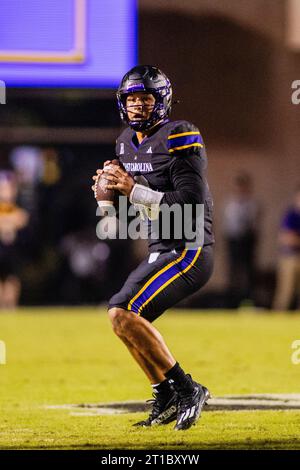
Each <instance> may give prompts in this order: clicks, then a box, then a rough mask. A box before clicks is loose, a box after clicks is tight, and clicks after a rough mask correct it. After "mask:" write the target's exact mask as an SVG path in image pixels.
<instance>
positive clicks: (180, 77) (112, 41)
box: [0, 0, 300, 310]
mask: <svg viewBox="0 0 300 470" xmlns="http://www.w3.org/2000/svg"><path fill="white" fill-rule="evenodd" d="M0 6H1V12H2V13H1V16H2V25H1V30H0V80H1V81H2V82H0V102H1V104H0V309H9V308H10V309H13V308H15V307H16V306H17V305H18V304H20V305H57V304H62V305H68V304H70V305H95V304H97V305H98V304H101V303H105V301H106V300H107V299H108V298H109V297H110V296H111V295H112V294H113V293H114V292H116V291H117V289H119V288H120V287H121V285H122V283H123V282H124V280H125V279H126V276H127V275H128V274H129V272H130V271H131V270H132V269H133V268H134V267H135V266H136V265H137V263H138V262H139V261H140V260H141V259H142V258H143V257H144V256H145V253H146V246H145V243H144V242H131V241H129V240H128V241H118V240H111V241H100V240H98V239H97V237H96V225H97V222H98V218H97V216H96V204H95V200H94V198H93V194H92V191H91V189H90V187H91V184H92V180H91V177H92V175H93V174H94V173H95V170H96V169H97V168H99V167H102V164H103V162H104V161H105V160H107V159H112V158H113V157H114V142H115V139H116V137H117V136H118V134H119V133H120V131H121V129H122V128H121V122H120V118H119V114H118V110H117V104H116V99H115V91H116V88H117V86H118V83H119V81H120V80H121V78H122V76H123V75H124V73H125V72H126V71H127V70H129V69H130V68H131V67H133V66H134V65H136V64H152V65H156V66H158V67H159V68H161V69H162V70H163V71H164V72H165V73H166V74H167V75H168V77H169V78H170V80H171V82H172V85H173V91H174V96H175V99H177V100H179V101H180V103H179V104H177V105H176V106H174V107H173V111H172V116H171V117H172V119H186V120H189V121H192V122H193V123H194V124H195V125H196V126H198V127H199V129H200V131H201V133H202V135H203V138H204V141H205V143H206V146H207V153H208V181H209V184H210V188H211V191H212V194H213V197H214V208H215V215H214V230H215V236H216V259H215V269H214V274H213V276H212V278H211V280H210V281H209V283H208V284H207V285H206V286H205V288H204V289H203V290H201V292H199V293H197V294H196V295H194V296H193V297H191V298H189V299H187V300H186V301H185V302H184V303H183V304H181V306H185V307H191V308H238V307H241V306H242V307H243V306H254V307H256V308H257V309H265V308H267V309H271V308H272V309H273V308H274V309H277V310H288V309H292V310H295V309H298V308H299V296H300V176H299V175H300V105H298V106H297V105H296V104H293V102H292V93H293V91H294V90H293V89H292V83H293V82H294V81H295V80H300V0H252V1H251V2H250V1H249V0H227V1H226V2H225V1H224V0H185V1H184V2H182V0H168V1H165V0H139V1H138V2H136V1H135V0H109V1H108V0H64V1H60V0H45V1H44V2H43V4H42V3H41V2H39V1H38V0H26V2H24V1H22V0H0ZM1 83H2V85H1ZM4 84H5V85H6V87H4Z"/></svg>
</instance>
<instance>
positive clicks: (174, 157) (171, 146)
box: [116, 120, 214, 252]
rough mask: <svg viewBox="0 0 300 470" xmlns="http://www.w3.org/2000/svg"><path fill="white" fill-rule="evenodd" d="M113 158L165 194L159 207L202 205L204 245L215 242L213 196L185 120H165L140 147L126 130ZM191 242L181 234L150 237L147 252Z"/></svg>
mask: <svg viewBox="0 0 300 470" xmlns="http://www.w3.org/2000/svg"><path fill="white" fill-rule="evenodd" d="M116 156H117V158H118V159H119V160H120V162H121V163H122V164H123V166H124V168H125V169H126V171H127V172H128V173H129V174H131V175H132V176H133V177H136V176H140V175H142V176H144V177H145V178H146V180H147V182H148V184H149V187H150V188H151V189H153V190H157V191H160V192H163V193H164V196H163V198H162V200H161V203H160V205H162V204H167V205H168V206H172V205H173V204H180V205H181V206H183V205H184V204H192V205H193V206H195V205H196V204H203V206H204V243H203V245H210V244H212V243H214V236H213V232H212V197H211V194H210V191H209V188H208V184H207V181H206V177H205V168H206V166H207V158H206V152H205V146H204V143H203V140H202V137H201V135H200V132H199V130H198V129H197V127H195V126H194V125H193V124H191V123H190V122H188V121H169V120H166V121H164V122H162V123H161V124H160V125H157V126H156V127H155V128H154V129H153V131H152V133H150V134H149V135H148V136H147V137H146V138H145V139H144V140H143V141H142V142H141V143H140V144H139V143H138V141H137V137H136V133H135V131H133V130H132V129H131V128H130V127H128V128H126V129H125V130H124V131H123V132H122V134H121V135H120V136H119V138H118V139H117V142H116ZM151 224H152V222H151V221H149V225H151ZM171 233H172V231H171ZM190 241H191V240H189V239H186V238H185V236H184V234H183V236H182V237H181V239H176V238H173V237H172V235H171V236H170V237H168V238H163V237H159V238H158V239H151V238H150V237H149V239H148V243H149V251H150V252H157V251H169V250H173V249H181V248H184V246H185V245H186V242H190Z"/></svg>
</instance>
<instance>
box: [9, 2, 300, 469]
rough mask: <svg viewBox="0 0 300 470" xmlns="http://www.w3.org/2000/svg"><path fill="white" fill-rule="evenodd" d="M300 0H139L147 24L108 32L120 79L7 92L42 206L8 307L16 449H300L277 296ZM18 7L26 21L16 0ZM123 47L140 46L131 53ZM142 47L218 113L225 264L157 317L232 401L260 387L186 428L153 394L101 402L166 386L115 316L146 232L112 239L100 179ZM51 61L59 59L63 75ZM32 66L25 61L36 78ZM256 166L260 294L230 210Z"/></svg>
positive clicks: (292, 148) (209, 121)
mask: <svg viewBox="0 0 300 470" xmlns="http://www.w3.org/2000/svg"><path fill="white" fill-rule="evenodd" d="M86 1H87V2H88V3H89V5H90V4H92V5H93V6H94V8H95V6H97V5H98V7H99V5H100V6H101V7H103V5H106V6H108V10H106V13H107V14H108V18H110V19H111V20H112V21H114V20H115V19H116V17H118V18H119V19H122V18H123V17H124V18H125V16H126V14H125V10H124V9H122V8H121V7H122V6H123V7H124V5H125V0H110V1H109V0H101V2H100V0H99V2H98V0H86ZM29 2H30V4H31V6H32V5H33V4H34V3H35V4H40V2H38V1H37V0H28V2H27V6H28V3H29ZM24 3H25V2H23V1H21V0H0V6H1V7H3V6H5V5H6V7H7V6H9V7H10V8H11V5H15V7H17V6H18V5H19V10H16V11H20V8H22V7H23V6H24ZM51 3H52V4H53V5H54V4H56V5H60V7H59V8H62V6H63V5H64V6H65V5H67V4H68V5H69V6H70V5H71V4H73V3H74V4H75V3H76V4H80V5H83V3H85V2H84V0H74V2H73V0H65V1H64V2H61V1H58V0H45V2H43V5H44V7H45V5H46V4H47V5H48V6H49V5H50V4H51ZM129 3H130V4H131V7H132V5H133V4H134V3H135V2H134V0H132V1H131V0H128V4H129ZM299 4H300V2H299V0H251V1H249V0H227V1H226V2H225V1H223V0H185V1H184V2H182V1H181V0H169V1H164V0H139V2H138V4H137V7H138V10H137V23H136V26H135V25H134V24H135V14H134V11H133V9H132V8H131V7H130V9H129V10H128V11H129V17H131V19H133V20H134V21H133V24H132V25H131V26H130V27H128V28H127V29H126V28H124V29H122V31H123V33H122V34H121V36H120V37H123V38H124V34H125V36H126V34H127V41H126V42H125V43H124V42H123V43H120V41H119V42H118V40H115V38H118V33H119V30H117V32H116V28H115V29H114V33H113V32H112V30H111V31H109V32H108V34H107V35H106V37H104V38H103V40H104V44H106V46H105V47H104V46H103V45H102V46H103V47H100V46H101V44H100V46H99V57H104V59H103V64H104V65H106V66H108V67H107V70H108V71H109V72H111V73H112V74H114V76H113V78H111V80H110V82H111V83H110V86H108V87H105V88H101V87H97V86H95V84H94V85H93V86H91V85H88V84H87V83H85V85H83V86H79V85H77V86H75V85H74V84H73V85H70V84H69V85H66V83H65V82H64V83H62V82H61V83H60V82H59V80H58V83H56V86H54V87H53V86H52V87H42V86H40V85H39V86H37V85H35V86H34V85H33V83H32V86H28V83H27V86H26V87H23V86H18V87H16V86H9V85H8V86H7V89H6V104H1V105H0V176H1V175H2V174H3V172H4V171H5V170H11V169H13V168H15V169H16V170H17V175H18V178H19V195H18V204H19V205H20V206H21V207H23V208H25V209H26V210H27V211H28V213H29V214H30V222H29V225H28V227H27V231H26V234H25V236H24V238H23V239H22V240H21V241H22V243H21V251H20V255H19V257H18V258H17V262H18V263H17V264H18V273H19V274H20V277H21V281H22V292H21V298H20V307H18V308H17V309H16V310H15V311H11V310H8V309H3V310H1V311H0V409H1V419H0V449H71V450H73V449H112V448H114V449H116V448H118V449H150V448H151V449H176V450H182V449H257V448H258V449H299V448H300V439H299V424H300V413H299V407H300V404H299V403H300V399H299V394H298V392H299V367H300V354H299V353H300V350H299V344H300V340H299V315H298V312H295V313H296V314H288V313H287V312H286V311H282V312H277V313H275V312H271V311H269V310H267V311H264V310H263V309H264V308H267V309H268V308H269V307H271V305H272V299H273V296H274V289H275V271H276V264H277V259H278V242H277V239H278V230H279V225H280V220H281V218H282V214H283V212H284V210H285V209H286V208H287V207H288V205H289V204H290V202H291V198H292V195H293V192H294V189H295V187H296V185H297V184H299V153H300V133H299V129H300V126H299V125H300V105H299V106H297V105H294V104H292V100H291V95H292V92H293V90H292V88H291V85H292V82H293V81H294V80H299V79H300V11H299V10H300V8H299ZM116 5H117V6H118V8H116ZM113 7H115V9H114V8H113ZM100 10H101V8H100ZM2 11H3V10H2ZM10 11H12V10H10ZM40 11H41V10H40ZM94 11H95V10H94ZM98 11H99V10H98ZM123 15H125V16H123ZM18 16H20V17H21V15H18ZM127 17H128V12H127ZM90 18H91V17H90ZM1 21H3V25H5V27H6V31H8V30H9V23H5V18H4V16H2V19H1ZM88 24H89V23H88ZM107 24H108V23H107ZM3 25H2V26H3ZM99 29H101V28H99ZM25 30H26V31H28V24H26V27H25V26H24V31H25ZM96 30H97V28H96ZM3 31H4V29H3V28H1V29H0V80H5V77H4V75H3V76H1V73H2V72H3V71H4V65H3V63H2V62H1V57H3V50H2V49H3V47H2V46H3V44H2V43H1V41H2V40H3V38H4V39H5V36H4V33H3ZM120 31H121V30H120ZM22 32H23V31H22ZM96 32H97V31H96ZM93 34H94V33H93ZM18 37H19V40H20V38H21V41H22V36H18ZM45 37H46V36H43V41H44V42H45ZM112 37H113V38H114V40H112ZM136 38H137V39H138V42H137V43H136V41H135V40H136ZM55 40H57V38H55ZM24 41H25V39H24ZM105 41H106V42H105ZM110 41H111V47H108V46H107V43H108V44H109V43H110ZM135 44H137V50H136V46H135ZM21 45H22V44H21ZM124 45H125V47H124ZM49 47H50V46H49ZM121 50H123V52H124V55H123V56H120V57H119V56H118V57H117V54H119V52H120V51H121ZM96 54H97V51H96ZM103 54H104V56H103ZM97 57H98V55H97ZM99 57H98V59H99ZM80 60H81V59H80ZM80 60H79V62H80ZM123 60H125V62H126V64H125V62H124V63H123ZM136 62H138V63H141V64H143V63H150V64H155V65H157V66H158V67H160V68H161V69H162V70H163V71H164V72H165V73H166V74H167V75H168V76H169V77H170V79H171V81H172V84H173V88H174V94H175V99H177V100H179V101H180V103H179V104H177V105H175V106H174V108H173V112H172V118H174V119H176V118H184V119H187V120H190V121H192V122H194V123H195V124H196V125H197V126H198V127H199V128H200V130H201V132H202V134H203V137H204V140H205V142H206V145H207V150H208V159H209V166H208V179H209V183H210V187H211V190H212V193H213V197H214V202H215V218H214V227H215V234H216V264H215V270H214V274H213V277H212V279H211V280H210V281H209V283H208V284H207V286H206V287H205V288H204V289H203V291H201V292H200V293H199V295H196V296H194V297H193V298H190V299H187V300H186V301H185V302H183V303H182V304H181V306H180V309H176V310H175V309H174V310H173V309H172V311H169V312H167V313H166V315H163V316H162V317H161V318H160V319H159V320H158V322H157V323H158V325H157V326H158V328H159V330H160V331H161V332H162V334H163V335H164V336H165V338H166V340H167V342H168V344H169V346H170V348H171V350H172V352H173V353H174V355H175V357H178V359H179V360H180V362H181V364H182V365H183V367H184V368H185V369H186V370H189V371H192V373H193V375H194V376H195V377H197V378H199V380H201V382H202V381H203V383H205V384H206V385H207V386H209V388H210V390H211V391H212V394H213V397H216V400H217V399H218V398H220V397H221V401H222V398H223V397H225V398H226V396H227V398H228V395H229V399H236V398H238V399H242V400H243V399H246V400H247V399H249V400H250V402H251V403H252V404H251V403H250V405H249V401H248V405H246V409H243V411H236V410H234V409H228V408H226V407H225V408H222V407H221V408H219V409H217V410H215V409H214V408H213V407H212V408H210V407H207V408H208V411H209V410H210V409H212V411H211V412H209V413H206V412H205V413H203V416H202V418H201V421H200V423H199V424H198V425H197V426H195V427H193V429H191V430H190V431H189V432H188V433H185V434H184V435H180V436H179V435H178V433H174V431H173V429H172V425H170V426H167V427H159V428H153V429H152V428H151V429H147V430H145V429H137V428H134V427H132V424H133V423H134V422H135V421H138V420H139V419H142V417H143V416H144V413H143V412H142V411H141V408H139V410H140V413H136V414H133V413H128V412H125V413H124V414H116V413H117V411H116V410H115V409H113V411H112V414H107V412H106V413H104V414H103V411H101V409H100V408H99V406H98V404H99V402H101V403H102V404H103V403H104V404H106V405H107V403H111V402H117V405H119V408H120V406H121V405H122V406H123V405H124V401H125V402H126V401H127V400H131V401H134V402H135V403H137V404H138V405H139V404H140V401H142V402H144V400H146V399H147V398H149V385H148V383H147V381H146V380H145V378H144V377H143V374H142V373H141V372H140V371H139V370H138V368H137V366H136V364H135V363H134V361H132V360H131V358H130V357H129V356H128V353H127V351H126V350H125V348H124V347H123V345H122V344H121V342H120V341H119V340H118V338H116V337H115V336H114V335H113V333H112V331H111V326H110V324H109V321H108V318H107V315H106V300H107V299H108V298H109V297H110V295H111V294H112V293H113V292H115V291H116V289H117V288H118V287H119V286H120V285H121V284H122V282H123V280H124V279H125V278H126V275H127V274H128V273H129V272H130V270H131V269H132V268H133V267H134V266H135V265H136V264H137V262H138V261H139V260H140V259H141V258H142V257H143V256H144V254H145V243H144V242H141V243H140V242H134V243H132V242H130V240H127V241H122V242H121V241H117V240H112V241H108V242H103V241H99V240H98V239H97V237H96V224H97V221H98V219H97V217H96V204H95V201H94V198H93V194H92V191H91V189H90V186H91V184H92V181H91V176H92V175H93V174H94V172H95V169H96V168H98V167H101V165H102V163H103V162H104V161H105V160H106V159H110V158H111V157H113V155H114V141H115V138H116V136H117V135H118V134H119V132H120V130H121V123H120V120H119V115H118V111H117V106H116V100H115V89H116V86H117V82H118V80H119V78H121V75H122V74H123V73H125V72H126V70H127V65H129V66H131V65H134V64H135V63H136ZM79 66H80V64H79ZM51 67H52V66H51ZM51 67H50V68H48V69H46V68H43V71H44V72H45V70H48V71H49V72H50V71H51V70H52V75H53V70H54V68H53V69H51ZM65 67H67V66H65ZM128 68H129V67H128ZM50 69H51V70H50ZM123 69H124V70H123ZM11 70H12V71H13V70H16V69H11ZM18 70H19V69H18ZM28 70H30V69H28V64H25V65H24V73H25V72H26V73H27V78H28ZM62 70H63V68H62ZM3 73H4V72H3ZM119 75H120V76H119ZM44 76H45V80H48V79H49V76H50V75H49V76H47V74H44ZM22 78H23V75H22V73H20V72H18V74H17V75H16V76H15V79H16V80H17V81H18V82H19V85H20V82H21V81H22ZM71 78H72V77H71ZM32 80H33V81H34V75H33V76H32ZM102 80H104V79H103V77H102ZM104 81H105V80H104ZM112 82H113V83H112ZM103 83H104V82H102V85H103ZM60 84H64V86H63V87H60V86H59V85H60ZM52 85H53V84H52ZM1 100H3V89H1V82H0V101H1ZM245 172H246V173H247V174H248V175H249V176H250V177H251V178H252V180H253V184H254V196H255V198H256V199H257V200H258V201H259V204H260V205H261V207H262V216H261V219H260V223H259V227H258V228H259V230H258V232H259V237H258V246H257V256H256V258H257V259H256V263H257V265H256V272H255V295H254V296H253V297H252V298H250V299H249V298H245V297H244V296H242V295H240V296H237V297H236V298H232V297H231V296H230V295H229V294H228V291H227V283H228V260H227V252H226V243H225V240H224V232H223V226H222V224H223V222H224V201H225V199H226V198H227V196H229V195H230V194H231V193H232V189H233V181H234V179H235V177H236V176H237V175H239V174H241V173H245ZM1 181H2V180H1V178H0V183H1ZM0 202H1V201H0ZM0 207H1V205H0ZM0 268H1V269H2V266H0ZM0 293H1V292H0ZM99 306H100V308H99ZM191 307H193V310H192V309H191ZM228 307H240V308H238V309H232V310H228ZM294 307H295V305H294ZM204 308H205V311H204V310H203V309H204ZM5 346H6V348H5ZM5 351H6V355H5ZM256 394H260V395H259V397H260V400H261V399H262V398H266V394H285V395H284V397H282V395H280V397H279V398H280V400H283V404H282V402H281V406H283V407H286V406H287V407H290V409H289V410H288V411H287V410H286V409H285V408H283V409H281V408H280V407H279V406H278V405H277V402H276V399H274V395H272V396H271V398H270V397H269V398H270V399H269V403H268V406H267V408H266V409H257V408H255V406H254V405H253V403H254V402H255V396H256V398H257V395H256ZM291 394H294V395H291ZM277 398H278V396H277ZM274 400H275V402H276V403H275V405H274ZM293 400H294V402H293V406H294V409H291V407H292V405H291V404H290V402H291V401H293ZM297 400H298V401H297ZM80 404H85V406H83V405H80ZM270 404H271V409H270ZM260 405H261V402H260V403H259V406H260ZM74 406H75V408H74ZM139 406H140V405H139ZM259 406H258V408H259ZM254 409H255V411H254ZM125 411H126V410H125ZM2 456H3V453H1V456H0V461H1V458H2Z"/></svg>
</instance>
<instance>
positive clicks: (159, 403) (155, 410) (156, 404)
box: [147, 392, 167, 418]
mask: <svg viewBox="0 0 300 470" xmlns="http://www.w3.org/2000/svg"><path fill="white" fill-rule="evenodd" d="M152 396H153V398H150V400H147V403H150V404H151V405H152V410H151V412H150V418H153V417H154V418H155V417H156V416H158V415H159V414H160V413H161V411H162V410H163V408H164V405H165V403H166V401H167V399H166V396H165V395H163V394H162V393H155V392H153V394H152Z"/></svg>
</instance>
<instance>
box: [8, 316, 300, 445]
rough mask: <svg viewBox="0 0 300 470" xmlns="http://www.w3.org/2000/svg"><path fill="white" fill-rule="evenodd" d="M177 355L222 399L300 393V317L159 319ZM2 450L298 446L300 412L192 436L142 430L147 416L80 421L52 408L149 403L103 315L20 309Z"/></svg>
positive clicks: (265, 415)
mask: <svg viewBox="0 0 300 470" xmlns="http://www.w3.org/2000/svg"><path fill="white" fill-rule="evenodd" d="M156 326H157V327H158V328H159V330H160V331H161V332H162V334H163V335H164V337H165V339H166V340H167V343H168V345H169V347H170V349H171V350H172V352H173V354H174V355H175V357H176V358H177V359H178V360H179V361H180V363H181V365H182V366H183V367H184V369H186V370H187V371H191V372H192V373H193V376H194V377H195V378H197V379H199V381H201V382H202V383H204V384H205V385H207V386H208V387H209V389H210V390H211V392H212V393H213V395H214V396H222V395H225V394H249V393H265V392H270V393H299V383H300V380H299V376H300V375H299V374H300V364H299V365H295V364H293V363H292V361H291V355H292V352H293V350H292V348H291V344H292V342H293V341H294V340H295V339H300V317H299V316H298V315H297V314H293V315H292V314H277V315H274V314H264V313H251V312H246V311H240V312H239V313H236V312H221V313H220V312H216V311H210V312H208V313H203V312H192V313H191V312H184V311H173V312H171V311H170V312H168V313H166V314H165V315H164V316H163V317H162V318H161V319H159V320H158V321H157V322H156ZM0 340H3V341H5V343H6V347H7V364H6V365H0V417H1V419H0V449H117V448H122V449H177V450H178V449H300V411H239V412H236V411H230V412H229V411H227V412H210V413H203V415H202V417H201V420H200V421H199V423H198V424H197V425H196V426H195V427H193V428H192V429H190V430H189V431H186V432H175V431H173V425H172V424H170V425H168V426H163V427H157V428H153V429H137V428H133V427H132V424H133V423H134V422H135V421H137V420H138V419H140V418H142V417H143V416H144V414H141V413H139V414H124V415H114V416H72V415H71V414H70V411H69V410H64V409H45V408H44V407H45V405H58V404H67V403H82V402H87V403H95V402H110V401H122V400H135V399H136V400H140V399H148V398H150V390H149V385H148V384H147V381H146V379H145V378H144V376H143V374H142V372H140V370H139V369H138V367H137V365H136V364H135V362H134V361H133V360H132V359H131V357H130V356H129V354H128V352H127V350H126V348H125V347H124V346H123V345H122V344H121V342H120V341H119V340H118V339H117V338H116V337H115V336H114V335H113V333H112V331H111V328H110V325H109V322H108V319H107V317H106V315H105V312H104V310H102V311H101V310H96V309H39V308H37V309H20V310H19V311H18V312H17V313H7V314H1V315H0Z"/></svg>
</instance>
